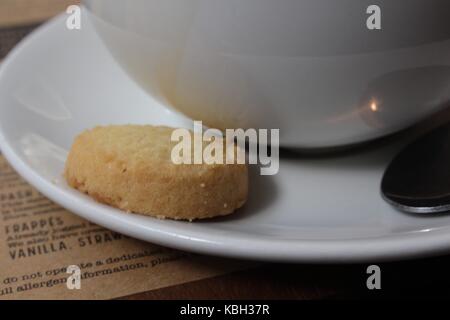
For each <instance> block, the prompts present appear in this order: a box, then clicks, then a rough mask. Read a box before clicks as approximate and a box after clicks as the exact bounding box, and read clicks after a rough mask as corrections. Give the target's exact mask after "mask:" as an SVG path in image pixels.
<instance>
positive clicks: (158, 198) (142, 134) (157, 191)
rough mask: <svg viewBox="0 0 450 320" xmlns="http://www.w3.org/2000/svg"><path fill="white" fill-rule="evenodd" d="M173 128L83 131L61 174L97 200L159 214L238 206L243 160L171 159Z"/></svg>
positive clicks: (186, 215) (243, 192)
mask: <svg viewBox="0 0 450 320" xmlns="http://www.w3.org/2000/svg"><path fill="white" fill-rule="evenodd" d="M173 130H174V129H173V128H168V127H154V126H139V125H125V126H106V127H97V128H94V129H92V130H88V131H85V132H83V133H82V134H80V135H79V136H78V137H77V138H76V139H75V142H74V144H73V146H72V148H71V150H70V153H69V156H68V159H67V162H66V168H65V178H66V180H67V182H68V184H69V185H70V186H72V187H73V188H76V189H78V190H79V191H82V192H84V193H86V194H88V195H89V196H91V197H93V198H94V199H96V200H97V201H99V202H102V203H105V204H109V205H111V206H114V207H117V208H120V209H122V210H125V211H128V212H133V213H139V214H144V215H149V216H153V217H158V218H170V219H176V220H195V219H204V218H211V217H216V216H223V215H227V214H230V213H232V212H234V211H235V210H236V209H238V208H240V207H241V206H243V205H244V203H245V201H246V199H247V192H248V170H247V166H246V165H238V164H191V165H189V164H181V165H177V164H174V163H173V162H172V160H171V152H172V148H173V146H174V145H175V143H174V142H171V135H172V132H173ZM192 134H193V133H192Z"/></svg>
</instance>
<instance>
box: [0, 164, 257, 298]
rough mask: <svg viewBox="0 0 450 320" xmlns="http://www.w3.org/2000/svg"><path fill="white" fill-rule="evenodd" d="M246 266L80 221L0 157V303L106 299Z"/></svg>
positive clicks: (207, 276) (215, 274)
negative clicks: (168, 246) (150, 242)
mask: <svg viewBox="0 0 450 320" xmlns="http://www.w3.org/2000/svg"><path fill="white" fill-rule="evenodd" d="M247 266H248V265H247ZM245 267H246V264H244V263H241V262H237V261H230V260H225V259H218V258H212V257H204V256H198V255H193V254H188V253H184V252H179V251H176V250H172V249H167V248H163V247H160V246H156V245H153V244H149V243H145V242H141V241H138V240H135V239H131V238H129V237H126V236H124V235H121V234H118V233H115V232H113V231H110V230H106V229H104V228H102V227H100V226H97V225H95V224H92V223H90V222H88V221H86V220H83V219H81V218H79V217H77V216H76V215H74V214H72V213H70V212H69V211H67V210H65V209H63V208H61V207H59V206H58V205H56V204H55V203H53V202H51V201H50V200H48V199H47V198H45V197H44V196H42V195H41V194H40V193H39V192H38V191H37V190H36V189H34V188H33V187H31V186H30V185H29V184H27V183H26V182H25V181H24V180H23V179H21V178H20V176H19V175H18V174H17V173H16V172H15V171H14V170H13V169H12V168H11V167H10V166H9V164H8V163H7V162H6V160H5V159H4V158H3V157H1V156H0V299H110V298H116V297H122V296H127V295H131V294H134V293H138V292H144V291H149V290H152V289H157V288H162V287H167V286H172V285H177V284H181V283H185V282H190V281H195V280H199V279H204V278H209V277H213V276H217V275H220V274H225V273H228V272H231V271H233V270H238V269H243V268H245Z"/></svg>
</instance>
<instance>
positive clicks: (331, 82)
mask: <svg viewBox="0 0 450 320" xmlns="http://www.w3.org/2000/svg"><path fill="white" fill-rule="evenodd" d="M85 2H86V3H87V4H88V5H89V7H90V9H91V10H92V11H93V12H94V13H95V16H93V21H94V22H95V25H96V27H97V30H98V31H99V33H100V35H101V37H102V38H103V40H104V41H105V43H106V44H107V46H108V47H109V48H110V50H111V52H112V53H113V55H114V57H115V58H116V60H117V61H118V62H119V63H120V64H121V65H122V66H123V67H124V69H125V70H127V72H128V73H129V74H130V75H132V77H133V78H134V79H135V80H137V82H138V83H139V84H140V85H141V86H142V87H144V88H145V89H147V90H148V92H150V93H151V94H152V95H153V96H154V97H155V98H156V99H158V100H159V101H160V102H162V103H163V104H165V105H171V106H174V107H176V108H178V109H180V110H182V111H183V112H185V113H186V114H187V115H189V116H190V117H191V118H193V119H196V120H203V121H205V122H206V123H207V124H209V125H210V126H213V127H218V128H233V127H246V128H268V129H270V128H279V129H281V133H280V134H281V136H280V141H281V144H282V145H284V146H296V147H303V148H315V147H328V146H336V145H343V144H349V143H356V142H359V141H364V140H369V139H373V138H376V137H379V136H382V135H385V134H388V133H391V132H394V131H396V130H398V129H400V128H404V127H405V126H407V125H410V124H412V123H414V122H415V121H417V120H419V119H421V118H422V117H424V116H426V115H429V114H430V113H431V112H433V111H436V110H438V109H439V108H441V107H442V106H444V105H445V104H446V102H448V101H450V19H449V17H450V1H448V0H432V1H430V0H395V1H393V0H378V1H375V3H376V4H377V5H379V6H380V7H381V27H382V30H375V31H373V30H368V28H367V27H366V20H367V19H368V17H369V15H368V14H367V13H366V11H367V8H368V7H369V6H370V5H372V4H374V1H372V0H297V1H296V0H276V1H274V0H245V1H242V0H227V1H223V0H164V1H160V0H133V1H123V0H86V1H85ZM373 103H375V104H376V105H375V107H374V106H373Z"/></svg>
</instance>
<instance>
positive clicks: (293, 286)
mask: <svg viewBox="0 0 450 320" xmlns="http://www.w3.org/2000/svg"><path fill="white" fill-rule="evenodd" d="M71 3H78V1H77V0H1V1H0V60H1V59H2V58H3V57H4V56H5V55H6V54H7V52H8V51H9V50H10V49H11V48H12V47H13V46H14V45H15V43H17V41H19V40H20V39H21V37H23V36H24V35H26V34H27V33H28V32H30V31H32V30H33V29H34V28H35V27H36V26H37V25H39V24H40V23H42V22H43V21H45V20H46V19H48V18H49V17H51V16H53V15H55V14H57V13H58V12H60V11H61V10H64V9H65V8H66V7H67V6H68V5H69V4H71ZM372 263H373V264H377V265H379V266H380V267H381V270H382V282H381V283H382V289H381V290H380V291H377V292H374V291H369V290H368V289H367V287H366V280H367V277H368V275H367V273H366V269H367V267H368V265H369V264H360V265H358V264H353V265H294V264H291V265H283V264H261V265H260V266H259V267H256V268H254V269H251V270H247V271H241V272H236V273H232V274H229V275H225V276H220V277H217V278H212V279H207V280H202V281H197V282H191V283H187V284H183V285H178V286H174V287H169V288H164V289H159V290H154V291H150V292H146V293H141V294H136V295H133V296H129V297H124V298H123V299H325V298H332V299H345V298H361V297H380V296H383V297H386V296H387V297H391V298H399V297H400V298H401V297H432V296H434V297H449V296H450V295H449V294H450V292H449V289H448V288H449V282H450V277H449V276H448V272H447V269H449V267H450V257H448V256H447V257H438V258H430V259H422V260H413V261H406V262H399V263H387V264H378V263H377V261H373V262H372Z"/></svg>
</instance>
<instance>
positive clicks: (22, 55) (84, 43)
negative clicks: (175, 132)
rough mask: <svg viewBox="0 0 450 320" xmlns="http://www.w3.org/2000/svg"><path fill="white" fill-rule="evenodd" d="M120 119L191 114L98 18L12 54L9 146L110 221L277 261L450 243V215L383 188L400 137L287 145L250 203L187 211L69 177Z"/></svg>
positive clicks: (57, 196) (18, 163)
mask: <svg viewBox="0 0 450 320" xmlns="http://www.w3.org/2000/svg"><path fill="white" fill-rule="evenodd" d="M112 123H153V124H168V125H187V126H189V125H190V122H189V121H187V120H186V119H183V118H181V117H179V116H177V115H176V114H174V113H172V112H170V111H167V110H166V109H165V108H164V107H162V106H160V105H159V104H158V103H156V102H155V101H154V100H152V99H151V98H149V96H147V95H146V94H145V92H144V91H142V89H140V88H139V87H137V86H136V85H135V84H134V82H133V81H131V80H130V79H129V78H128V77H127V76H126V75H125V74H124V73H123V72H122V69H121V68H119V67H118V66H117V65H116V64H115V62H114V60H113V59H112V58H111V56H110V55H109V53H108V51H107V50H106V49H105V48H104V47H103V46H102V45H101V42H100V41H99V39H98V38H97V35H96V34H95V32H94V31H93V29H92V27H91V26H90V25H89V23H87V22H86V23H84V24H83V29H82V30H81V31H68V30H67V29H66V28H65V26H64V20H63V18H58V19H57V20H54V21H52V22H50V23H48V24H46V25H45V26H43V27H41V28H40V29H39V30H38V31H37V32H35V33H33V34H32V35H31V36H30V37H28V38H27V39H26V40H25V41H24V42H23V43H21V44H20V45H19V46H18V47H17V48H16V49H15V50H14V51H13V53H12V54H11V55H10V56H9V57H8V58H7V59H6V61H5V62H4V63H3V64H2V66H1V69H0V147H1V150H2V152H3V154H4V155H5V156H6V157H7V159H8V160H9V161H10V163H11V164H12V165H13V166H14V168H15V169H16V170H17V171H18V172H19V173H20V174H21V175H22V176H23V177H25V179H27V180H28V181H29V182H30V183H31V184H32V185H34V186H35V187H36V188H38V189H39V190H40V191H41V192H42V193H43V194H45V195H46V196H48V197H49V198H51V199H53V200H54V201H56V202H57V203H59V204H61V205H62V206H64V207H66V208H68V209H69V210H71V211H73V212H74V213H76V214H78V215H80V216H82V217H84V218H86V219H89V220H91V221H93V222H95V223H98V224H100V225H103V226H105V227H107V228H110V229H112V230H116V231H118V232H121V233H124V234H127V235H129V236H132V237H136V238H139V239H143V240H146V241H150V242H153V243H157V244H161V245H164V246H169V247H175V248H179V249H183V250H188V251H194V252H199V253H205V254H214V255H221V256H229V257H240V258H247V259H260V260H272V261H292V262H319V263H324V262H355V261H369V262H378V261H381V260H391V259H401V258H407V257H408V258H410V257H417V256H424V255H431V254H437V253H441V252H447V251H448V250H449V249H450V216H439V217H429V218H423V217H419V216H411V215H406V214H402V213H399V212H397V211H395V210H393V209H392V208H391V207H390V206H389V205H387V204H386V203H384V202H383V200H382V199H381V198H380V196H379V183H380V179H381V175H382V172H383V170H384V168H385V167H386V165H387V162H388V161H389V159H391V157H392V155H393V154H394V153H395V152H396V151H397V150H398V148H399V144H402V143H401V142H398V143H397V144H394V145H388V146H386V147H383V148H376V149H371V150H366V151H355V152H354V153H350V154H346V155H341V156H339V157H334V158H320V159H314V158H309V159H302V158H301V157H284V158H283V159H282V160H281V164H280V173H279V174H278V175H276V176H273V177H267V176H266V177H261V176H259V175H257V174H252V177H251V186H250V188H251V190H250V199H249V203H248V205H247V206H246V207H245V209H244V210H241V211H240V212H239V213H237V214H235V215H233V216H231V217H229V218H224V219H219V220H212V221H206V222H200V223H184V222H174V221H160V220H157V219H153V218H149V217H143V216H138V215H130V214H126V213H123V212H121V211H119V210H115V209H113V208H110V207H108V206H105V205H101V204H98V203H96V202H94V201H92V200H91V199H90V198H88V197H87V196H85V195H83V194H80V193H78V192H77V191H75V190H72V189H71V188H69V187H68V186H67V185H66V184H65V182H64V181H63V179H62V177H61V174H62V172H63V166H64V161H65V158H66V154H67V151H68V149H69V146H70V144H71V142H72V140H73V138H74V137H75V135H76V134H78V133H79V132H80V131H82V130H84V129H86V128H90V127H93V126H96V125H99V124H112ZM254 171H256V170H254Z"/></svg>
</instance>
